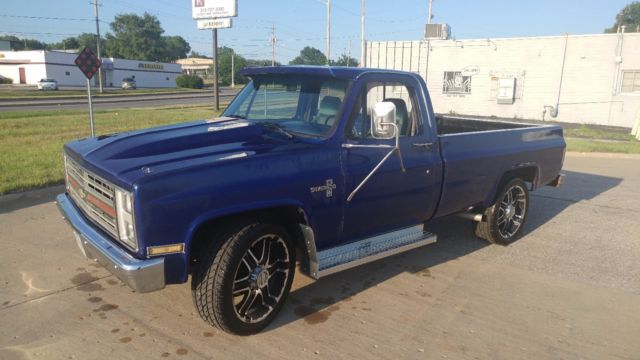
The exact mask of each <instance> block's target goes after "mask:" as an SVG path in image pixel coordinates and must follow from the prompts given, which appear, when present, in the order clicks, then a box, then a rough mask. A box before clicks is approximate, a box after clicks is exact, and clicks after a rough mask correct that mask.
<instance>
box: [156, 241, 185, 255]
mask: <svg viewBox="0 0 640 360" xmlns="http://www.w3.org/2000/svg"><path fill="white" fill-rule="evenodd" d="M181 252H184V244H171V245H163V246H150V247H148V248H147V255H148V256H158V255H166V254H174V253H181Z"/></svg>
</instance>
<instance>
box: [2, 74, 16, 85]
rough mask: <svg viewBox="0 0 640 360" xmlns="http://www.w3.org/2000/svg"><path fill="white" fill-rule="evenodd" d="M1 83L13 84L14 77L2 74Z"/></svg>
mask: <svg viewBox="0 0 640 360" xmlns="http://www.w3.org/2000/svg"><path fill="white" fill-rule="evenodd" d="M0 84H13V79H10V78H6V77H2V76H0Z"/></svg>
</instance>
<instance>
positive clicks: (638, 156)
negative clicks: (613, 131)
mask: <svg viewBox="0 0 640 360" xmlns="http://www.w3.org/2000/svg"><path fill="white" fill-rule="evenodd" d="M566 156H569V157H583V158H588V157H591V158H599V159H633V160H640V154H624V153H602V152H578V151H567V152H566Z"/></svg>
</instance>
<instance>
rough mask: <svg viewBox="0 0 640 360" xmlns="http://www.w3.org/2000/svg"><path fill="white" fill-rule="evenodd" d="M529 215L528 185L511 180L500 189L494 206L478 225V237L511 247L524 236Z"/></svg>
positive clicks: (517, 180) (476, 229) (476, 227)
mask: <svg viewBox="0 0 640 360" xmlns="http://www.w3.org/2000/svg"><path fill="white" fill-rule="evenodd" d="M509 195H511V199H512V201H509V198H508V196H509ZM505 204H507V205H505ZM528 213H529V190H528V189H527V184H526V183H525V182H524V181H522V179H519V178H514V179H511V180H509V181H507V182H506V183H505V184H504V186H503V187H502V188H501V189H500V191H499V192H498V194H497V195H496V199H495V202H494V204H493V205H491V206H490V207H488V208H487V209H486V210H485V212H484V216H483V219H482V221H481V222H478V223H476V226H475V233H476V236H477V237H479V238H482V239H485V240H487V241H489V242H490V243H493V244H500V245H509V244H511V243H513V242H514V241H516V240H517V239H518V237H519V236H520V235H521V234H522V229H523V228H524V223H525V221H526V219H527V215H528Z"/></svg>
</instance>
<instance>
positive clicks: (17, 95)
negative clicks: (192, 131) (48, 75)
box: [0, 88, 203, 101]
mask: <svg viewBox="0 0 640 360" xmlns="http://www.w3.org/2000/svg"><path fill="white" fill-rule="evenodd" d="M202 91H203V90H198V89H185V88H163V89H136V90H121V89H105V91H104V93H102V94H100V92H99V91H98V89H97V88H92V89H91V95H93V96H94V97H102V96H135V95H153V94H166V93H189V92H202ZM86 96H87V91H86V90H59V91H40V90H14V89H2V90H0V100H4V101H10V100H21V99H29V98H36V99H55V98H69V97H86Z"/></svg>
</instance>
